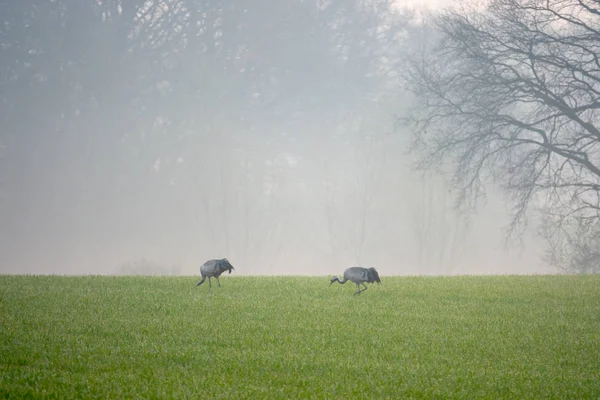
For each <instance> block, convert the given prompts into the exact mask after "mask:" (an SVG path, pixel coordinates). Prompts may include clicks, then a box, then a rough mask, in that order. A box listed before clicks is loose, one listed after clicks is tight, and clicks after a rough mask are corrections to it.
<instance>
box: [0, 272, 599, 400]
mask: <svg viewBox="0 0 600 400" xmlns="http://www.w3.org/2000/svg"><path fill="white" fill-rule="evenodd" d="M197 281H198V279H197V278H196V277H50V276H45V277H42V276H0V398H24V397H29V398H57V399H70V398H152V399H158V398H196V399H198V398H206V399H209V398H210V399H217V398H231V399H242V398H247V399H265V398H280V399H292V398H332V399H353V398H374V399H385V398H388V399H391V398H393V399H400V398H444V399H450V398H457V399H466V398H468V399H474V398H491V399H499V398H503V399H507V398H514V399H534V398H539V399H552V398H556V399H559V398H560V399H584V398H588V399H598V398H600V276H554V277H552V276H543V277H540V276H537V277H513V276H509V277H446V278H432V277H410V278H400V277H396V278H389V277H385V276H384V277H382V284H381V285H380V286H377V285H370V286H369V289H368V290H367V291H366V292H364V293H363V294H361V295H360V296H354V295H353V292H354V291H355V290H356V286H354V285H353V284H352V283H348V284H346V285H343V286H342V285H338V284H335V285H334V286H331V287H328V283H329V282H328V278H327V277H320V278H304V277H235V276H223V277H222V279H221V283H222V287H221V288H216V287H215V286H213V288H212V289H210V290H209V287H208V285H207V284H205V285H203V286H200V287H195V286H194V285H195V283H196V282H197Z"/></svg>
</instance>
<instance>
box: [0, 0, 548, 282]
mask: <svg viewBox="0 0 600 400" xmlns="http://www.w3.org/2000/svg"><path fill="white" fill-rule="evenodd" d="M29 3H31V4H29ZM366 4H367V3H363V2H348V1H345V0H344V1H341V0H340V1H337V0H333V1H330V2H302V1H278V2H268V1H261V2H258V3H253V4H249V3H247V2H240V1H233V2H220V1H212V0H211V1H200V2H191V1H187V0H160V1H159V0H157V1H130V2H121V1H91V2H68V1H34V2H6V3H5V4H4V5H2V6H0V20H2V21H3V23H2V25H1V27H0V55H1V56H0V59H1V61H0V72H1V73H0V121H2V122H1V124H0V273H3V274H76V275H80V274H124V273H148V274H154V273H165V274H175V275H191V274H196V275H197V274H198V268H199V266H200V265H201V264H202V263H203V262H204V261H206V260H207V259H211V258H222V257H227V258H228V259H229V260H230V261H231V263H232V264H233V265H234V266H235V268H236V270H235V274H237V275H330V274H340V273H342V271H343V270H344V269H345V268H346V267H349V266H352V265H367V266H374V267H376V268H377V269H378V271H379V273H380V274H381V275H382V276H386V275H388V276H389V275H415V274H424V275H429V274H437V275H450V274H538V273H544V274H545V273H554V272H556V269H553V268H551V267H549V266H548V265H547V264H546V263H545V262H543V261H542V259H541V257H540V252H541V245H540V242H539V239H538V238H537V237H536V236H535V230H536V227H537V219H536V216H535V215H533V214H532V216H531V220H530V227H529V229H528V230H527V232H526V233H525V234H524V236H523V240H522V245H521V247H520V248H519V247H514V246H513V247H511V248H508V249H507V248H506V247H505V246H504V245H505V243H504V239H505V228H506V227H507V225H508V224H509V222H510V218H509V211H510V206H509V205H507V203H506V202H505V196H504V194H503V193H502V192H501V190H499V189H498V188H495V187H492V186H491V185H490V186H489V187H488V193H487V203H482V204H481V205H480V207H478V208H477V210H476V211H475V212H470V211H469V212H463V213H459V212H458V211H456V210H455V208H454V204H455V201H456V196H457V193H458V191H457V190H455V189H456V188H455V187H452V186H451V185H450V183H449V182H448V181H447V179H446V178H448V176H442V175H441V174H436V173H435V172H434V171H430V172H427V173H426V174H425V175H421V173H420V172H417V171H415V170H414V168H413V167H414V162H415V160H416V158H417V155H416V154H415V152H414V151H410V143H411V141H412V137H411V133H412V132H411V131H410V130H409V129H407V127H405V126H404V125H402V124H401V123H398V121H399V120H398V117H399V116H400V115H402V114H403V113H405V112H406V111H407V110H408V109H409V106H410V105H411V104H412V101H413V99H412V97H411V96H410V95H409V93H408V92H407V91H406V90H405V87H404V85H403V84H402V82H401V79H400V78H399V76H400V73H401V72H402V70H403V69H404V68H405V66H404V58H405V57H406V55H407V54H411V52H414V51H415V49H416V48H418V47H419V46H420V45H421V44H422V43H423V42H426V41H427V40H428V36H427V31H426V30H425V29H424V28H423V27H422V26H421V25H420V22H419V21H420V20H421V18H420V17H419V15H420V14H419V15H417V14H415V11H414V9H413V8H412V6H413V5H414V4H412V3H410V2H398V3H394V2H386V1H381V2H377V4H379V6H377V7H370V6H367V5H366ZM369 4H370V3H369ZM433 4H434V3H432V7H433ZM439 4H441V2H437V3H435V5H439ZM405 7H406V8H405ZM267 9H268V12H266V11H265V10H267ZM435 10H436V8H435V7H434V9H433V10H431V11H430V12H432V13H435V12H436V11H435ZM421 17H422V15H421ZM513 244H514V243H513Z"/></svg>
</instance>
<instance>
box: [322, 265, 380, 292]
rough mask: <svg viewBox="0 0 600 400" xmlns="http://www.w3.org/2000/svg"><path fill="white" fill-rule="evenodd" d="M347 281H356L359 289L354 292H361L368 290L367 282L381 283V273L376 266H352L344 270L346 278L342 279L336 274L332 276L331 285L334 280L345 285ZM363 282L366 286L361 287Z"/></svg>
mask: <svg viewBox="0 0 600 400" xmlns="http://www.w3.org/2000/svg"><path fill="white" fill-rule="evenodd" d="M347 281H350V282H354V283H356V288H357V289H358V292H356V293H354V294H360V293H361V292H364V291H365V290H367V285H365V282H368V283H373V282H377V284H380V283H381V279H379V274H378V273H377V271H376V270H375V268H363V267H350V268H347V269H346V270H345V271H344V280H341V281H340V278H338V277H337V276H334V277H333V278H331V282H330V283H329V286H330V287H331V285H333V282H339V283H340V284H342V285H343V284H344V283H346V282H347ZM361 284H362V285H363V286H364V289H361V288H360V285H361Z"/></svg>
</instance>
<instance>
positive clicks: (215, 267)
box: [196, 258, 235, 288]
mask: <svg viewBox="0 0 600 400" xmlns="http://www.w3.org/2000/svg"><path fill="white" fill-rule="evenodd" d="M232 270H235V268H233V265H231V263H230V262H229V260H227V259H226V258H222V259H220V260H208V261H207V262H205V263H204V264H202V265H201V266H200V275H202V280H201V281H200V282H198V283H196V286H200V285H202V284H203V283H204V281H205V280H206V278H208V285H209V287H210V288H212V284H211V283H210V278H217V283H218V284H219V287H221V282H219V276H221V274H222V273H223V272H225V271H229V273H230V274H231V271H232Z"/></svg>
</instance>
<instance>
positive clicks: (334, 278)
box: [329, 276, 348, 286]
mask: <svg viewBox="0 0 600 400" xmlns="http://www.w3.org/2000/svg"><path fill="white" fill-rule="evenodd" d="M347 281H348V279H346V278H345V277H344V279H343V280H341V281H340V278H338V277H337V276H334V277H333V278H331V283H333V282H338V283H340V284H342V285H343V284H344V283H346V282H347ZM331 283H330V284H329V286H331Z"/></svg>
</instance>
